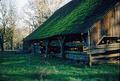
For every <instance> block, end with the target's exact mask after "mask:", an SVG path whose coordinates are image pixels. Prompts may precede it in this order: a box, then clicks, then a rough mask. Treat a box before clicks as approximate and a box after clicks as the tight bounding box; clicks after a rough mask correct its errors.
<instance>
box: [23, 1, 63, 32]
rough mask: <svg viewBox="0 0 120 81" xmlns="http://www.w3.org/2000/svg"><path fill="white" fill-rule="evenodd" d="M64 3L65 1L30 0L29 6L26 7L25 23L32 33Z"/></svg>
mask: <svg viewBox="0 0 120 81" xmlns="http://www.w3.org/2000/svg"><path fill="white" fill-rule="evenodd" d="M62 2H63V0H57V1H56V0H51V1H50V0H29V2H28V4H27V6H26V7H24V14H25V18H24V22H25V23H26V24H27V25H28V26H29V29H30V30H31V32H32V31H34V30H35V29H36V28H37V27H39V26H40V25H41V24H43V22H45V21H46V20H47V19H48V18H49V17H50V16H51V14H53V12H54V11H55V10H57V9H58V8H59V6H60V4H61V3H62ZM53 7H54V9H53Z"/></svg>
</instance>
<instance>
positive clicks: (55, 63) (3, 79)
mask: <svg viewBox="0 0 120 81" xmlns="http://www.w3.org/2000/svg"><path fill="white" fill-rule="evenodd" d="M9 53H10V52H9ZM119 67H120V64H99V65H94V66H92V67H91V68H89V67H88V66H86V65H83V64H80V63H76V62H73V61H72V62H71V61H64V60H62V59H59V58H52V59H51V58H47V59H43V58H41V57H40V55H32V54H7V53H6V54H2V53H0V81H119V73H120V70H119Z"/></svg>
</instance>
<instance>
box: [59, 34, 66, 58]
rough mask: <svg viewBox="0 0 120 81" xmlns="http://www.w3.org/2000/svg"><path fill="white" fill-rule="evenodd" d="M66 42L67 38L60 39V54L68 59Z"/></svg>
mask: <svg viewBox="0 0 120 81" xmlns="http://www.w3.org/2000/svg"><path fill="white" fill-rule="evenodd" d="M64 40H65V37H62V36H61V37H58V41H59V44H60V52H61V55H62V58H63V59H66V55H65V53H64V51H65V48H64V44H65V42H64Z"/></svg>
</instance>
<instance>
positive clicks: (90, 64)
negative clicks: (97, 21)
mask: <svg viewBox="0 0 120 81" xmlns="http://www.w3.org/2000/svg"><path fill="white" fill-rule="evenodd" d="M88 47H89V51H88V57H89V59H88V65H89V66H90V67H91V66H92V57H91V38H90V30H89V31H88Z"/></svg>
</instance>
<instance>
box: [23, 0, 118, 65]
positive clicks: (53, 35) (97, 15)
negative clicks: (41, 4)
mask: <svg viewBox="0 0 120 81" xmlns="http://www.w3.org/2000/svg"><path fill="white" fill-rule="evenodd" d="M119 30H120V2H119V1H118V0H72V1H71V2H69V3H68V4H66V5H64V6H63V7H61V8H60V9H58V10H57V11H56V12H55V13H54V14H53V15H52V16H51V17H50V18H49V19H48V20H47V21H46V22H44V23H43V24H42V25H41V26H40V27H38V28H37V29H36V30H35V31H34V32H32V33H31V34H30V35H28V36H27V37H26V38H24V40H23V49H24V51H27V52H34V53H40V54H45V55H49V56H56V57H60V58H63V59H72V60H79V61H84V62H88V63H89V65H91V63H92V62H110V61H108V60H112V61H113V60H114V59H115V60H116V59H117V60H119V52H120V47H119V46H120V32H119Z"/></svg>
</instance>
